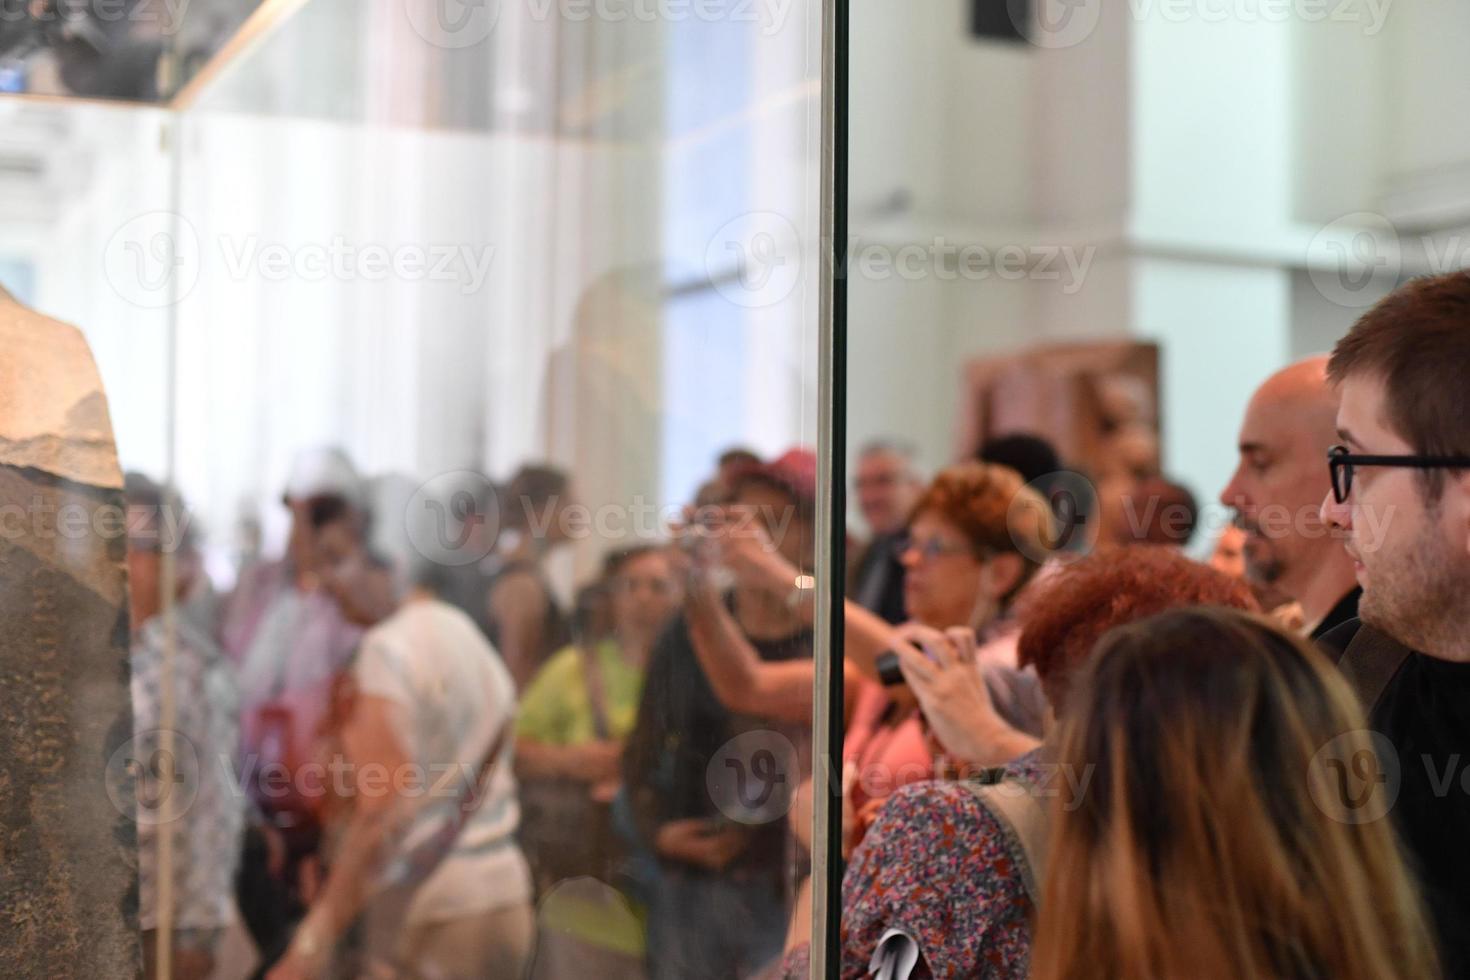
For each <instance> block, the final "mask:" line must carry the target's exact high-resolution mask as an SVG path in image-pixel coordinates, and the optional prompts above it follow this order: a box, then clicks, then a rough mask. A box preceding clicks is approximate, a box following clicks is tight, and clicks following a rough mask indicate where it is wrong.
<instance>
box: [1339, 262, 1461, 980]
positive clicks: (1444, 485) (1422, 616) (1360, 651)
mask: <svg viewBox="0 0 1470 980" xmlns="http://www.w3.org/2000/svg"><path fill="white" fill-rule="evenodd" d="M1328 374H1329V376H1330V377H1331V379H1332V381H1333V383H1334V384H1335V385H1336V386H1337V387H1338V391H1339V393H1340V395H1341V406H1340V408H1339V410H1338V415H1337V429H1338V436H1339V439H1340V441H1341V445H1339V446H1335V447H1333V449H1332V450H1331V452H1330V454H1329V459H1328V461H1327V462H1328V466H1329V470H1330V473H1331V477H1332V489H1331V490H1330V491H1329V493H1328V494H1327V497H1326V499H1325V500H1324V501H1323V504H1322V519H1323V520H1324V521H1325V522H1326V523H1327V524H1329V525H1330V526H1332V527H1336V528H1339V529H1341V530H1342V531H1343V532H1344V533H1345V534H1346V536H1347V545H1346V546H1347V551H1348V554H1349V555H1351V556H1352V559H1353V562H1354V569H1355V572H1356V575H1357V578H1358V582H1359V584H1361V585H1362V587H1363V598H1362V601H1361V603H1360V604H1359V615H1360V617H1361V623H1359V622H1358V621H1353V622H1350V623H1348V624H1346V625H1344V626H1343V627H1341V628H1339V629H1338V630H1335V631H1333V633H1331V634H1329V635H1328V636H1327V637H1325V638H1324V641H1323V642H1324V643H1325V644H1327V645H1329V646H1333V647H1336V648H1338V649H1344V650H1345V652H1344V653H1343V656H1342V660H1341V666H1342V669H1343V672H1344V674H1346V675H1347V677H1348V678H1349V680H1350V681H1352V683H1353V685H1354V687H1355V688H1356V689H1357V691H1358V693H1359V695H1360V696H1361V698H1362V700H1363V701H1364V703H1365V706H1366V707H1367V708H1368V709H1369V712H1370V725H1371V727H1372V728H1373V729H1374V730H1375V731H1377V732H1379V733H1381V734H1382V735H1384V736H1385V737H1386V739H1387V740H1388V742H1391V743H1392V745H1393V754H1392V755H1391V756H1390V757H1389V758H1387V759H1384V760H1383V762H1384V771H1383V773H1381V774H1379V776H1378V778H1379V779H1380V780H1381V782H1378V784H1377V785H1376V786H1369V787H1361V786H1360V787H1351V786H1343V787H1341V789H1342V790H1343V791H1344V792H1343V794H1342V798H1343V800H1344V801H1345V802H1346V801H1349V800H1351V801H1352V802H1351V805H1350V806H1349V809H1347V810H1345V811H1344V813H1345V816H1346V818H1348V819H1353V818H1358V817H1360V818H1361V819H1371V818H1372V817H1373V816H1374V815H1375V814H1380V813H1382V812H1384V811H1385V809H1386V812H1387V813H1388V814H1390V815H1391V817H1392V819H1394V821H1395V823H1396V824H1397V826H1398V829H1399V831H1400V834H1401V836H1402V838H1403V840H1404V842H1405V844H1406V845H1407V847H1408V850H1409V852H1410V856H1411V858H1412V859H1413V861H1414V864H1415V865H1416V867H1417V870H1418V873H1419V875H1420V879H1421V881H1422V882H1423V885H1424V899H1425V903H1426V905H1427V906H1428V907H1429V909H1430V911H1431V912H1432V914H1433V917H1434V920H1435V924H1436V926H1437V930H1438V933H1439V940H1440V949H1441V954H1442V956H1443V958H1444V967H1445V976H1446V977H1470V272H1456V273H1452V274H1449V275H1443V276H1437V277H1432V278H1423V279H1416V280H1414V281H1412V282H1410V283H1408V284H1407V285H1405V286H1403V287H1401V288H1399V289H1397V290H1395V291H1394V292H1393V293H1391V294H1389V295H1388V296H1387V297H1385V298H1384V299H1383V300H1382V301H1381V302H1380V303H1378V305H1376V306H1375V307H1373V308H1372V309H1371V310H1369V311H1368V313H1366V314H1365V315H1364V316H1363V317H1362V318H1361V319H1360V320H1359V321H1358V322H1357V323H1356V324H1355V325H1354V326H1353V329H1352V330H1351V331H1350V332H1349V333H1348V335H1347V336H1346V337H1344V338H1343V339H1342V340H1341V341H1339V342H1338V345H1337V348H1336V350H1335V351H1334V352H1333V354H1332V360H1331V362H1330V363H1329V365H1328ZM1395 757H1396V758H1395ZM1365 788H1366V789H1370V790H1372V791H1373V793H1379V792H1381V793H1385V794H1387V797H1386V801H1387V803H1388V804H1389V806H1388V807H1386V808H1384V807H1382V806H1381V805H1379V806H1378V807H1377V808H1375V809H1374V810H1372V811H1368V810H1358V809H1354V807H1360V806H1364V805H1372V804H1373V802H1374V801H1373V800H1372V799H1371V796H1372V795H1373V794H1372V793H1364V792H1362V790H1363V789H1365Z"/></svg>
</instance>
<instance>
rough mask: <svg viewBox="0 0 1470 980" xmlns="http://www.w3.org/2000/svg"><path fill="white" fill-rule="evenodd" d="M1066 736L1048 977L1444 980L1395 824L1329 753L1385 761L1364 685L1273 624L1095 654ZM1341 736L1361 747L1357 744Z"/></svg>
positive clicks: (1103, 648) (1184, 631)
mask: <svg viewBox="0 0 1470 980" xmlns="http://www.w3.org/2000/svg"><path fill="white" fill-rule="evenodd" d="M1076 686H1077V689H1078V690H1077V695H1078V696H1077V699H1076V700H1075V701H1074V702H1073V704H1072V706H1071V708H1070V710H1069V712H1068V714H1067V717H1066V718H1065V720H1064V721H1063V723H1062V726H1061V729H1060V731H1059V732H1058V736H1057V748H1058V761H1059V763H1060V766H1061V767H1062V771H1063V772H1064V773H1065V772H1070V773H1087V774H1088V775H1089V777H1090V778H1088V779H1086V780H1085V781H1083V780H1080V779H1078V780H1076V781H1075V782H1073V783H1067V782H1066V781H1062V782H1061V785H1060V786H1059V787H1058V788H1059V790H1060V792H1059V793H1058V794H1057V795H1056V797H1055V799H1053V800H1052V801H1051V802H1050V807H1049V814H1048V822H1049V824H1050V833H1049V835H1048V840H1047V843H1046V845H1045V848H1044V853H1045V855H1046V858H1045V862H1044V863H1045V871H1044V872H1043V871H1042V870H1041V869H1037V873H1038V874H1039V875H1041V876H1043V877H1044V880H1045V884H1044V886H1043V889H1042V891H1043V894H1044V895H1045V900H1044V901H1043V902H1042V903H1041V907H1040V917H1039V923H1038V925H1037V927H1036V936H1035V940H1034V942H1033V950H1034V952H1033V955H1032V968H1031V973H1030V976H1031V977H1032V978H1033V980H1096V978H1102V980H1109V978H1120V980H1121V978H1125V977H1128V978H1132V977H1191V978H1198V980H1236V978H1239V977H1280V978H1293V980H1309V978H1323V977H1333V978H1339V980H1422V978H1429V977H1437V976H1439V975H1440V974H1439V970H1438V968H1437V965H1436V963H1435V955H1434V947H1433V940H1432V938H1431V936H1430V931H1429V928H1428V924H1427V918H1426V915H1425V910H1424V908H1423V907H1422V905H1421V904H1420V902H1419V898H1418V895H1417V894H1416V889H1415V886H1414V884H1413V883H1412V881H1411V879H1410V876H1409V873H1408V872H1407V870H1406V868H1405V865H1404V859H1403V854H1402V851H1401V849H1400V846H1399V843H1398V841H1397V840H1396V839H1395V837H1394V834H1393V830H1392V828H1391V827H1390V825H1389V824H1388V823H1387V822H1386V821H1382V820H1361V819H1357V820H1355V819H1347V817H1348V811H1347V810H1346V808H1343V809H1342V810H1340V811H1338V810H1334V809H1332V802H1329V803H1328V804H1326V805H1324V801H1323V796H1322V793H1323V791H1324V790H1326V792H1327V793H1328V794H1329V795H1328V797H1327V799H1328V800H1329V801H1334V802H1335V795H1334V794H1335V793H1336V790H1335V789H1334V788H1331V787H1330V786H1328V785H1327V784H1328V783H1330V782H1331V775H1330V772H1328V771H1324V767H1323V765H1322V761H1321V758H1320V754H1321V749H1322V747H1323V746H1325V745H1328V744H1343V742H1342V740H1344V739H1346V740H1348V741H1347V742H1346V744H1343V748H1342V751H1343V752H1345V753H1346V756H1345V757H1346V758H1352V759H1354V766H1355V767H1356V766H1357V765H1358V762H1357V760H1358V759H1362V758H1367V759H1374V755H1373V752H1374V749H1373V741H1372V740H1371V739H1370V737H1369V736H1370V734H1371V733H1370V732H1368V731H1367V730H1366V728H1367V725H1366V721H1365V719H1364V716H1363V711H1362V709H1361V708H1360V707H1359V706H1358V704H1357V702H1356V699H1355V698H1354V696H1353V692H1352V690H1351V688H1349V686H1348V685H1347V684H1346V683H1345V682H1344V681H1343V679H1342V677H1341V676H1340V675H1339V674H1338V673H1337V672H1336V671H1335V670H1333V669H1332V666H1331V664H1330V663H1329V661H1328V660H1327V659H1326V658H1325V657H1323V656H1322V655H1321V654H1320V653H1319V652H1317V650H1316V649H1314V648H1313V647H1311V646H1308V645H1307V644H1305V643H1303V642H1302V641H1300V640H1297V639H1295V638H1294V637H1292V636H1290V635H1288V634H1286V633H1283V632H1281V631H1280V630H1279V629H1277V628H1276V627H1274V626H1272V625H1270V624H1269V623H1268V622H1267V621H1266V620H1264V619H1260V618H1257V617H1253V616H1247V615H1243V614H1241V613H1239V612H1235V611H1230V610H1220V609H1215V610H1207V609H1184V610H1175V611H1171V612H1167V613H1164V614H1162V615H1160V616H1156V617H1154V618H1152V619H1148V620H1145V621H1143V622H1139V623H1134V624H1132V625H1130V626H1125V627H1122V628H1120V629H1117V630H1114V631H1113V632H1111V633H1110V634H1108V636H1106V637H1105V638H1104V639H1103V640H1102V642H1101V643H1100V644H1099V646H1098V649H1097V651H1096V652H1095V654H1094V655H1093V657H1092V659H1091V662H1090V664H1089V665H1088V668H1087V669H1086V671H1085V672H1084V676H1083V677H1081V678H1079V679H1078V681H1077V684H1076ZM1344 733H1346V734H1344Z"/></svg>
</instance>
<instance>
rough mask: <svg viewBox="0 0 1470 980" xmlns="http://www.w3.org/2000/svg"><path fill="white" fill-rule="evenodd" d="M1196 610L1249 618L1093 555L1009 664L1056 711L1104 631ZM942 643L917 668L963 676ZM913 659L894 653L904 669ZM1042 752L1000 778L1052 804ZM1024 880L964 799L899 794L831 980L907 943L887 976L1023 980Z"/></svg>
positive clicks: (1046, 604)
mask: <svg viewBox="0 0 1470 980" xmlns="http://www.w3.org/2000/svg"><path fill="white" fill-rule="evenodd" d="M1194 605H1219V606H1229V607H1234V608H1237V609H1254V608H1255V601H1254V599H1252V597H1251V595H1250V592H1249V590H1248V589H1247V588H1246V587H1245V586H1244V585H1242V584H1240V583H1239V582H1237V581H1235V580H1233V579H1230V578H1228V577H1227V576H1225V575H1222V574H1221V573H1219V572H1216V571H1214V570H1212V569H1210V568H1208V567H1206V566H1204V565H1201V564H1199V563H1197V562H1194V561H1191V560H1190V559H1188V558H1185V557H1184V556H1183V555H1181V554H1179V553H1178V552H1177V551H1174V550H1172V549H1167V548H1162V547H1150V546H1133V547H1129V548H1124V549H1111V550H1104V551H1099V552H1097V553H1095V554H1093V555H1092V556H1090V557H1088V558H1085V559H1083V560H1081V561H1079V562H1077V563H1076V564H1074V565H1071V566H1068V567H1066V568H1063V569H1061V570H1060V571H1058V572H1057V573H1056V574H1055V575H1054V576H1053V577H1052V578H1051V579H1050V580H1049V581H1047V582H1046V583H1045V585H1044V587H1042V588H1040V589H1039V590H1038V592H1037V593H1036V595H1035V596H1034V597H1033V598H1032V599H1031V600H1030V601H1028V603H1027V605H1026V608H1025V609H1023V610H1022V613H1021V616H1022V629H1023V632H1022V635H1021V642H1020V650H1019V655H1020V660H1021V663H1022V664H1023V665H1024V664H1032V665H1034V666H1035V667H1036V670H1037V673H1038V674H1039V675H1040V677H1041V682H1042V685H1043V687H1044V689H1045V690H1046V694H1047V698H1048V700H1049V701H1050V702H1051V703H1052V704H1053V705H1057V704H1065V703H1066V701H1065V698H1066V695H1067V687H1068V682H1069V681H1070V679H1071V678H1072V677H1073V676H1074V675H1075V674H1076V673H1077V672H1078V669H1079V668H1080V667H1081V665H1082V664H1083V663H1085V661H1086V660H1087V658H1088V655H1089V654H1090V653H1091V651H1092V648H1093V646H1094V645H1095V644H1096V642H1097V640H1098V639H1099V638H1100V637H1101V636H1102V635H1103V634H1104V633H1106V632H1107V631H1108V630H1110V629H1112V628H1113V627H1115V626H1118V625H1121V624H1124V623H1130V622H1133V621H1136V620H1140V619H1144V618H1146V617H1148V616H1152V615H1154V614H1156V613H1158V612H1162V611H1164V610H1166V609H1172V608H1178V607H1183V606H1194ZM946 640H947V638H946V637H944V636H942V635H939V634H935V635H934V636H932V637H929V638H928V641H927V642H925V643H924V644H923V646H924V647H925V654H927V655H928V657H927V658H925V663H926V664H928V667H927V669H929V670H930V671H934V670H939V671H950V670H953V671H960V670H971V671H973V665H970V664H966V663H964V662H963V660H962V659H961V658H960V657H957V656H956V655H955V653H956V649H957V647H956V645H954V644H949V649H948V651H946V650H945V649H944V647H945V645H946ZM925 654H920V653H918V652H917V651H900V655H901V657H904V658H906V659H905V667H906V671H907V669H908V668H909V667H910V666H911V665H910V663H909V661H910V660H912V659H913V658H915V657H925ZM1047 753H1048V749H1047V748H1046V747H1045V746H1043V747H1042V748H1041V749H1038V750H1036V751H1034V752H1031V753H1028V754H1026V755H1024V756H1021V757H1020V758H1018V759H1015V760H1014V761H1012V762H1011V763H1010V764H1009V765H1008V766H1006V767H1005V769H1004V770H1003V772H1002V773H1001V777H1002V778H1003V779H1005V780H1014V781H1016V782H1017V783H1019V785H1020V786H1022V787H1025V788H1026V789H1027V791H1029V792H1031V793H1032V794H1033V795H1034V796H1043V797H1044V796H1047V795H1049V794H1054V793H1055V792H1057V786H1056V785H1055V783H1056V780H1057V779H1059V778H1060V775H1059V774H1058V772H1057V771H1056V769H1055V767H1053V766H1051V765H1049V764H1048V763H1047V761H1046V760H1047V758H1048V755H1047ZM1030 870H1033V869H1029V868H1028V867H1027V862H1026V859H1025V857H1024V854H1023V852H1022V848H1021V846H1020V843H1019V841H1018V840H1016V837H1015V834H1014V833H1013V832H1012V828H1011V827H1008V826H1007V825H1006V823H1005V822H1003V820H1002V818H1000V817H998V816H997V814H996V812H995V811H994V810H993V809H992V808H991V807H989V806H987V805H986V804H985V803H983V802H981V800H980V798H979V797H978V796H977V795H976V793H975V792H974V791H973V789H972V788H971V787H969V786H966V785H964V784H962V783H959V782H923V783H916V784H913V785H910V786H906V787H904V788H903V789H901V790H899V791H898V792H896V793H894V794H893V796H892V797H891V798H890V799H889V801H888V803H887V804H886V805H885V806H884V807H883V809H882V810H881V811H880V812H879V814H878V816H877V819H876V820H875V821H874V823H873V824H872V826H871V827H870V828H869V829H868V831H867V834H866V836H865V837H864V838H863V841H862V843H861V844H860V845H859V846H858V848H857V850H856V851H855V852H854V853H853V856H852V861H851V863H850V864H849V866H848V869H847V873H846V876H845V877H844V879H843V882H842V923H841V962H840V975H841V976H842V977H844V978H853V980H856V978H861V977H866V976H868V975H869V972H870V970H871V968H872V967H873V966H874V965H876V964H877V963H878V962H879V960H880V959H881V954H882V953H884V952H885V951H887V952H888V953H889V955H890V956H892V957H893V959H895V960H896V961H898V962H899V963H900V964H901V963H902V959H903V958H902V957H901V956H899V955H898V947H901V946H903V945H905V944H908V943H912V944H913V945H914V946H916V947H917V955H918V959H917V962H916V963H915V964H914V966H913V968H912V972H910V973H908V974H904V973H903V972H902V970H899V971H898V972H896V973H895V974H894V976H895V978H897V980H902V978H903V977H905V976H908V977H911V978H925V977H946V978H966V980H1023V978H1024V977H1025V976H1026V971H1027V963H1028V958H1029V952H1030V945H1031V923H1032V921H1033V917H1034V912H1035V910H1034V908H1033V907H1032V902H1031V900H1030V898H1029V897H1028V889H1027V887H1026V880H1025V875H1026V874H1027V873H1029V871H1030ZM1034 870H1035V871H1037V872H1038V873H1039V871H1040V869H1034ZM895 931H896V932H897V933H901V934H902V935H901V936H895V935H892V934H893V933H894V932H895ZM904 937H907V938H904ZM793 938H797V937H793ZM880 944H883V945H884V949H883V950H880V949H879V947H880ZM809 953H810V951H809V949H808V948H807V946H806V945H805V944H804V943H803V944H799V945H793V947H792V948H791V949H790V950H789V951H788V954H787V957H786V960H785V962H784V964H783V971H784V975H785V976H786V977H790V978H794V977H806V976H807V975H808V966H809V962H810V956H809ZM875 954H879V955H876V956H875Z"/></svg>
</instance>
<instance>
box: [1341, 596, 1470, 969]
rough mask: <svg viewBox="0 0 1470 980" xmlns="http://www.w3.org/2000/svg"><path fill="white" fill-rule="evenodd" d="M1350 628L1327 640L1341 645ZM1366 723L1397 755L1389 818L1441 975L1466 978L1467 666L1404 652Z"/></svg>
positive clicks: (1469, 864) (1469, 833) (1469, 930)
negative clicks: (1415, 881)
mask: <svg viewBox="0 0 1470 980" xmlns="http://www.w3.org/2000/svg"><path fill="white" fill-rule="evenodd" d="M1356 625H1357V623H1356V621H1355V622H1354V623H1353V624H1351V625H1350V626H1347V627H1344V628H1343V629H1340V630H1337V631H1336V633H1335V634H1334V635H1333V636H1332V637H1329V638H1328V639H1327V641H1326V642H1327V643H1328V644H1330V645H1331V646H1338V645H1339V644H1340V645H1341V646H1342V647H1343V648H1345V647H1346V642H1345V640H1346V639H1347V638H1348V637H1347V634H1348V633H1349V632H1352V633H1355V632H1356V629H1355V628H1354V627H1356ZM1369 724H1370V727H1371V728H1372V729H1373V730H1374V731H1377V732H1381V733H1382V734H1383V735H1385V736H1387V737H1388V739H1389V740H1390V741H1391V742H1393V744H1394V746H1395V748H1396V749H1397V750H1398V763H1399V773H1400V778H1401V782H1400V787H1399V794H1398V799H1397V801H1396V802H1395V804H1394V806H1393V809H1392V810H1391V811H1390V813H1391V814H1392V816H1393V818H1394V820H1395V824H1396V826H1397V828H1398V830H1399V834H1400V836H1401V837H1402V839H1403V841H1404V843H1405V845H1406V846H1407V849H1408V852H1409V857H1410V861H1411V863H1412V864H1413V866H1414V870H1415V872H1416V873H1417V874H1418V876H1419V879H1420V881H1421V882H1422V883H1423V886H1424V901H1425V904H1426V905H1427V906H1428V907H1429V910H1430V913H1431V915H1432V916H1433V920H1434V925H1435V930H1436V932H1437V934H1438V937H1439V944H1440V955H1441V958H1442V961H1443V965H1444V975H1445V977H1446V978H1450V980H1470V664H1462V663H1451V662H1449V661H1447V660H1439V659H1437V658H1435V657H1429V656H1426V655H1424V654H1421V653H1411V654H1409V657H1408V659H1407V660H1405V661H1404V664H1403V666H1402V667H1400V668H1399V672H1398V674H1397V675H1395V677H1394V678H1393V680H1392V681H1390V682H1389V685H1388V687H1387V688H1386V689H1385V690H1384V692H1383V697H1382V698H1380V699H1379V702H1378V705H1377V707H1376V708H1375V709H1374V711H1373V714H1372V717H1371V718H1370V719H1369Z"/></svg>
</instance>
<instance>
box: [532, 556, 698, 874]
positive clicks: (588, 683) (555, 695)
mask: <svg viewBox="0 0 1470 980" xmlns="http://www.w3.org/2000/svg"><path fill="white" fill-rule="evenodd" d="M680 592H681V585H680V582H679V581H678V579H676V578H675V576H674V571H673V567H672V562H671V558H670V554H669V550H668V548H667V547H666V546H662V545H657V544H642V545H634V546H632V547H627V548H621V549H618V550H616V551H614V552H612V553H611V554H610V555H609V556H608V557H607V559H606V560H605V562H604V564H603V570H602V575H601V577H600V579H599V581H598V582H597V583H596V584H595V585H594V586H592V587H590V588H589V589H586V590H583V595H584V596H585V597H586V599H585V604H584V607H583V609H582V610H581V612H582V613H584V616H579V617H578V618H579V620H580V621H579V622H578V624H577V625H578V630H577V633H578V637H577V642H576V643H574V644H572V645H570V646H568V647H566V648H565V649H563V650H561V651H560V652H559V653H557V654H555V655H554V656H553V657H552V658H551V659H550V660H549V661H547V663H546V666H544V667H542V668H541V670H540V672H539V673H537V675H536V677H535V678H534V679H533V680H532V681H531V685H530V687H528V688H527V689H526V692H525V694H524V695H523V696H522V698H521V711H520V716H519V718H518V719H517V721H516V773H517V775H518V776H519V777H520V797H521V809H522V815H523V819H522V821H521V842H522V846H523V847H524V848H525V850H526V855H527V858H528V859H529V860H530V862H531V867H532V871H533V873H534V876H535V879H536V884H537V891H538V894H544V893H545V891H546V890H547V889H549V888H550V886H552V885H554V884H555V883H556V882H557V881H560V880H562V879H564V878H571V877H576V876H578V875H592V876H594V877H596V878H598V879H600V880H603V881H608V880H609V879H610V878H611V877H612V875H613V872H614V871H615V863H616V859H617V850H618V848H617V847H616V845H615V839H614V837H613V835H612V833H611V830H612V828H611V823H610V820H611V815H610V813H609V807H610V805H611V803H612V801H613V798H614V796H615V795H616V794H617V791H618V788H619V786H620V784H621V781H622V755H623V747H624V744H625V741H626V739H627V737H628V734H629V733H630V732H631V731H632V730H633V724H634V722H635V720H636V717H637V712H638V701H639V696H640V695H641V693H642V690H643V672H644V670H645V669H647V666H648V658H649V655H650V653H651V651H652V650H653V644H654V641H655V640H657V639H658V636H659V634H660V633H662V631H663V629H664V628H665V627H666V626H667V625H668V623H669V620H670V619H671V618H672V616H673V614H674V612H675V610H676V609H677V608H678V606H679V602H680V601H681V599H682V596H681V594H680ZM604 601H605V602H606V604H607V607H608V608H607V610H606V615H607V617H608V620H609V622H608V623H607V624H606V627H605V628H602V627H600V625H599V624H598V622H597V620H598V619H600V618H601V615H602V610H601V608H600V603H602V602H604Z"/></svg>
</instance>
